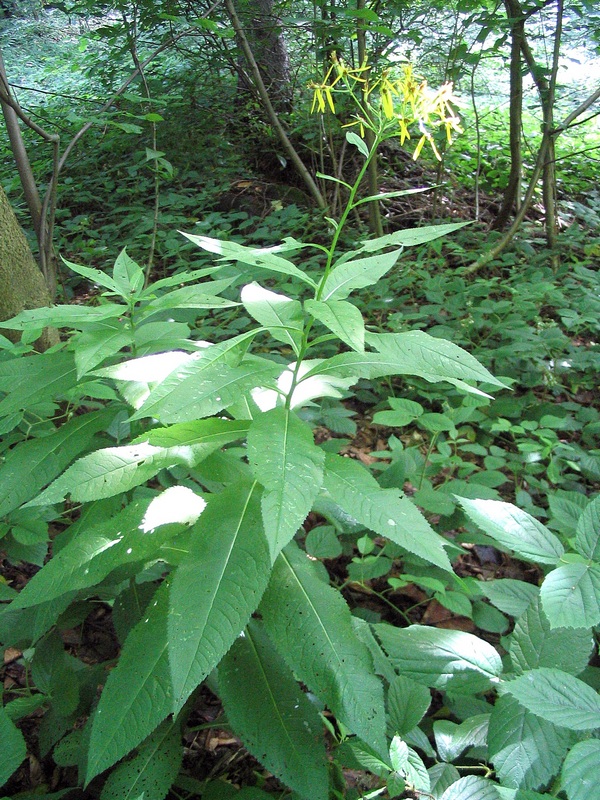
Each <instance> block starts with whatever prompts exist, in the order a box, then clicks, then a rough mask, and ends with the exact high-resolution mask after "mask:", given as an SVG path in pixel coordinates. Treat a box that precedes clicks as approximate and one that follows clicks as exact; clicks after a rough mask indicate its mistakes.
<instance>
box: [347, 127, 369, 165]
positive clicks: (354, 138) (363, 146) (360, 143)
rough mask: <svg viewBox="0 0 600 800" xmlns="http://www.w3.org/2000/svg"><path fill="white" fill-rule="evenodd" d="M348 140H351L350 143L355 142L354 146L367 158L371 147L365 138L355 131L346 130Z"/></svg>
mask: <svg viewBox="0 0 600 800" xmlns="http://www.w3.org/2000/svg"><path fill="white" fill-rule="evenodd" d="M346 141H348V142H350V144H353V145H354V147H356V148H357V149H358V150H359V151H360V152H361V153H362V154H363V156H364V157H365V158H368V157H369V148H368V146H367V143H366V142H365V140H364V139H361V138H360V136H359V135H358V134H356V133H354V131H346Z"/></svg>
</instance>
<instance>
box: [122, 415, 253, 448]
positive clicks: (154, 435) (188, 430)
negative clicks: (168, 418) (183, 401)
mask: <svg viewBox="0 0 600 800" xmlns="http://www.w3.org/2000/svg"><path fill="white" fill-rule="evenodd" d="M249 427H250V420H247V419H235V420H232V419H219V418H214V419H197V420H193V421H192V422H178V423H177V424H175V425H170V426H169V427H168V428H154V430H151V431H148V432H147V433H144V434H142V435H141V436H138V438H137V439H136V440H135V441H134V444H137V443H138V442H148V443H149V444H151V445H154V446H155V447H177V446H178V445H180V446H186V447H189V446H192V445H204V446H206V448H207V455H209V454H210V453H212V452H213V451H214V450H215V449H218V448H220V447H223V445H226V444H229V443H230V442H235V441H236V440H237V439H241V438H243V437H244V436H245V435H246V434H247V432H248V428H249Z"/></svg>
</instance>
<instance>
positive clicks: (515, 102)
mask: <svg viewBox="0 0 600 800" xmlns="http://www.w3.org/2000/svg"><path fill="white" fill-rule="evenodd" d="M504 5H505V8H506V16H507V17H508V18H509V20H511V27H510V35H511V50H510V134H509V135H510V175H509V177H508V185H507V187H506V189H505V190H504V198H503V200H502V207H501V208H500V211H499V212H498V215H497V216H496V219H495V220H494V222H493V223H492V229H494V230H497V231H501V230H502V229H503V228H504V227H505V225H506V223H507V222H508V220H509V218H510V215H511V214H512V212H513V209H515V207H516V208H517V210H518V205H519V202H520V190H521V174H522V169H523V162H522V155H521V126H522V116H523V72H522V62H521V47H522V42H523V38H524V36H525V16H524V14H523V12H522V10H521V7H520V5H519V3H518V2H516V0H504Z"/></svg>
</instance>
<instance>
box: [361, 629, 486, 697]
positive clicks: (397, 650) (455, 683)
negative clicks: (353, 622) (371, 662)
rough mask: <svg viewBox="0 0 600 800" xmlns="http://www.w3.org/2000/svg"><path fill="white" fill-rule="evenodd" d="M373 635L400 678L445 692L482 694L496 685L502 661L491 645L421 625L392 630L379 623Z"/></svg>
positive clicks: (460, 632)
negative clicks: (402, 676)
mask: <svg viewBox="0 0 600 800" xmlns="http://www.w3.org/2000/svg"><path fill="white" fill-rule="evenodd" d="M374 629H375V634H376V636H377V637H378V639H379V640H380V642H381V644H382V646H383V649H384V650H385V651H386V653H387V654H388V656H389V658H390V660H391V662H392V664H393V665H394V667H395V668H396V669H397V670H398V672H399V673H400V674H401V675H405V676H406V677H408V678H412V679H413V680H414V681H417V683H422V684H424V685H425V686H431V687H432V688H435V689H442V690H447V691H449V692H461V693H464V692H468V693H474V692H484V691H487V690H489V689H490V687H491V686H493V685H494V684H497V683H498V676H499V675H500V674H501V673H502V661H501V659H500V656H499V655H498V653H497V652H496V650H495V649H494V648H493V647H492V645H491V644H488V643H487V642H486V641H484V640H483V639H479V638H477V636H473V635H472V634H470V633H464V632H463V631H454V630H442V629H441V628H428V627H426V626H424V625H411V626H410V628H393V627H392V626H391V625H387V624H385V623H380V624H378V625H375V626H374Z"/></svg>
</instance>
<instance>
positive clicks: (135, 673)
mask: <svg viewBox="0 0 600 800" xmlns="http://www.w3.org/2000/svg"><path fill="white" fill-rule="evenodd" d="M168 610H169V609H168V583H167V582H166V581H165V582H164V583H163V584H162V585H161V586H160V587H159V589H158V590H157V592H156V595H155V596H154V600H152V601H151V602H150V604H149V606H148V608H147V610H146V613H145V615H144V617H143V618H142V620H141V621H140V622H139V623H138V624H137V625H136V626H135V628H133V630H132V631H131V633H130V634H129V636H128V637H127V639H126V640H125V644H124V645H123V649H122V651H121V656H120V658H119V661H118V663H117V666H116V667H115V668H114V669H113V670H111V672H110V673H109V675H108V678H107V681H106V684H105V686H104V690H103V692H102V694H101V696H100V701H99V703H98V707H97V709H96V712H95V713H94V715H93V717H92V718H91V720H90V723H89V724H91V733H90V744H89V748H88V763H87V773H86V783H89V782H90V781H91V780H92V778H94V777H95V776H96V775H98V774H99V773H100V772H103V771H104V770H105V769H108V767H111V766H112V765H113V764H114V763H115V762H117V761H118V760H119V759H120V758H122V757H123V756H124V755H126V754H127V753H129V752H130V751H131V750H133V748H134V747H136V746H137V745H138V744H139V743H140V742H142V741H143V740H144V739H145V738H146V737H147V736H149V735H150V734H151V733H152V731H153V730H154V729H155V728H156V727H157V726H158V725H159V724H160V723H161V722H162V721H163V720H164V719H165V717H167V716H168V714H169V713H170V712H171V710H172V705H173V690H172V687H171V674H170V670H169V659H168V655H167V616H168Z"/></svg>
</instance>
